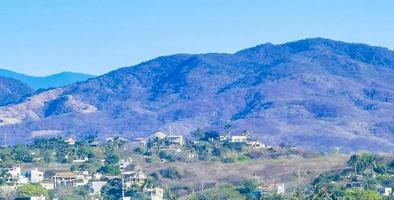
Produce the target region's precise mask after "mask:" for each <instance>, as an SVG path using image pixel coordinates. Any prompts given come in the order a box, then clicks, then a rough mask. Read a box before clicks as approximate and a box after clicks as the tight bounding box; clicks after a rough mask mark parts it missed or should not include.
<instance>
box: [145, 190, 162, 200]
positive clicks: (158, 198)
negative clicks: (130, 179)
mask: <svg viewBox="0 0 394 200" xmlns="http://www.w3.org/2000/svg"><path fill="white" fill-rule="evenodd" d="M146 192H149V193H150V197H151V200H163V197H164V190H163V189H162V188H158V187H156V188H152V189H146Z"/></svg>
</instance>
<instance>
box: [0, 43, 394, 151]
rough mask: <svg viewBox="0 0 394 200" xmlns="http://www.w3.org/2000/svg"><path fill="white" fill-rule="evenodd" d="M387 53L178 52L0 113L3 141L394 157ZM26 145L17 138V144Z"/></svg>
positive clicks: (393, 80)
mask: <svg viewBox="0 0 394 200" xmlns="http://www.w3.org/2000/svg"><path fill="white" fill-rule="evenodd" d="M393 109H394V52H393V51H391V50H389V49H386V48H382V47H374V46H369V45H365V44H352V43H345V42H340V41H333V40H329V39H323V38H313V39H305V40H300V41H295V42H289V43H285V44H279V45H274V44H263V45H259V46H256V47H253V48H249V49H245V50H242V51H239V52H237V53H235V54H216V53H210V54H197V55H187V54H178V55H172V56H164V57H159V58H156V59H153V60H150V61H147V62H144V63H141V64H139V65H136V66H133V67H126V68H121V69H118V70H115V71H112V72H110V73H108V74H105V75H102V76H99V77H96V78H93V79H89V80H86V81H83V82H79V83H76V84H73V85H69V86H66V87H62V88H56V89H53V90H48V91H45V92H42V93H39V94H37V95H33V96H32V97H30V98H28V99H27V100H26V101H24V102H22V103H20V104H16V105H11V106H7V107H3V108H0V126H1V127H0V133H2V132H3V133H8V134H12V135H13V136H14V137H13V138H12V139H13V142H14V143H17V142H21V141H24V142H28V141H29V139H31V138H33V137H34V136H37V134H36V133H37V131H38V133H40V134H39V135H40V136H42V135H45V134H46V131H47V133H48V135H50V134H51V133H54V132H56V133H57V134H61V135H63V136H70V135H72V136H76V137H83V136H84V135H87V134H97V135H98V136H99V137H100V138H105V137H108V136H114V135H117V136H121V137H125V138H135V137H140V136H146V135H149V134H151V133H152V132H155V131H158V130H161V131H168V129H169V127H170V126H171V127H172V131H173V133H174V134H182V135H189V134H190V132H191V131H193V130H195V129H197V128H202V129H214V130H217V131H222V129H223V126H224V125H226V124H231V125H232V130H233V132H234V133H239V132H241V131H242V130H244V129H247V130H249V132H250V133H251V135H252V136H253V137H259V138H260V139H262V140H263V141H264V142H266V143H268V144H289V145H295V146H302V147H305V148H308V149H314V150H320V151H330V150H332V149H334V148H335V147H340V148H341V149H342V150H344V151H354V150H360V149H366V150H371V151H392V149H393V147H394V125H393V124H394V112H392V111H393ZM21 138H23V140H21Z"/></svg>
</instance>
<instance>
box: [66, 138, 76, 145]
mask: <svg viewBox="0 0 394 200" xmlns="http://www.w3.org/2000/svg"><path fill="white" fill-rule="evenodd" d="M64 143H66V144H69V145H74V144H75V140H74V139H73V138H67V139H65V140H64Z"/></svg>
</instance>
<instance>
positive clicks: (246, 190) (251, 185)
mask: <svg viewBox="0 0 394 200" xmlns="http://www.w3.org/2000/svg"><path fill="white" fill-rule="evenodd" d="M258 186H259V183H258V181H257V180H256V179H247V180H244V181H243V182H242V184H241V186H240V187H239V188H238V189H237V190H238V192H239V193H241V194H242V195H243V196H245V197H246V199H248V200H252V199H259V198H260V192H259V190H258V188H257V187H258Z"/></svg>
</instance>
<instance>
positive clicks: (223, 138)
mask: <svg viewBox="0 0 394 200" xmlns="http://www.w3.org/2000/svg"><path fill="white" fill-rule="evenodd" d="M219 140H220V141H227V140H230V138H229V136H228V135H221V136H219Z"/></svg>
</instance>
